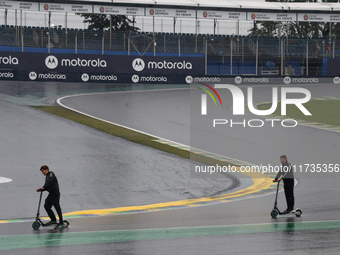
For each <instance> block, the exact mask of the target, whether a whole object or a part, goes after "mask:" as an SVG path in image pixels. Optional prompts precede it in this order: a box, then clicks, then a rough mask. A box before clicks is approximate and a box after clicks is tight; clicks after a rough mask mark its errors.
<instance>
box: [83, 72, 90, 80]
mask: <svg viewBox="0 0 340 255" xmlns="http://www.w3.org/2000/svg"><path fill="white" fill-rule="evenodd" d="M81 79H82V81H85V82H87V81H88V80H89V79H90V76H89V75H88V74H87V73H83V74H82V76H81Z"/></svg>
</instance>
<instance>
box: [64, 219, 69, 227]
mask: <svg viewBox="0 0 340 255" xmlns="http://www.w3.org/2000/svg"><path fill="white" fill-rule="evenodd" d="M63 223H64V225H65V228H67V227H68V226H69V225H70V223H69V222H68V221H67V220H64V221H63Z"/></svg>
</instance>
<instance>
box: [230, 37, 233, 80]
mask: <svg viewBox="0 0 340 255" xmlns="http://www.w3.org/2000/svg"><path fill="white" fill-rule="evenodd" d="M230 75H233V40H232V39H231V38H230Z"/></svg>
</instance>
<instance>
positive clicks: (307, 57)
mask: <svg viewBox="0 0 340 255" xmlns="http://www.w3.org/2000/svg"><path fill="white" fill-rule="evenodd" d="M308 59H309V56H308V37H307V46H306V76H309V74H308V69H309V68H308Z"/></svg>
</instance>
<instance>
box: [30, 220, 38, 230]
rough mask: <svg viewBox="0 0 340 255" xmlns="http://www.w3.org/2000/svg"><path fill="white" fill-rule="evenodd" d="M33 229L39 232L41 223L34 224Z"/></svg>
mask: <svg viewBox="0 0 340 255" xmlns="http://www.w3.org/2000/svg"><path fill="white" fill-rule="evenodd" d="M32 228H33V229H34V230H39V228H40V223H39V221H35V222H33V224H32Z"/></svg>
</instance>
